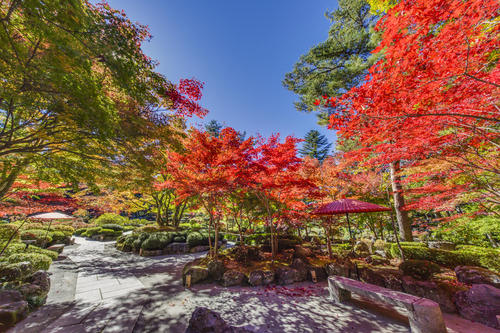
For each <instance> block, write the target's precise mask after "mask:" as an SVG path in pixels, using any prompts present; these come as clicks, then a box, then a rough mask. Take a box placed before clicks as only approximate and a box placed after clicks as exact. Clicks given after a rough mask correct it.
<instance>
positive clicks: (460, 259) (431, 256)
mask: <svg viewBox="0 0 500 333" xmlns="http://www.w3.org/2000/svg"><path fill="white" fill-rule="evenodd" d="M402 248H403V253H404V255H405V259H419V260H429V261H432V262H435V263H437V264H439V265H442V266H445V267H449V268H455V267H456V266H460V265H465V266H481V267H484V268H488V269H491V270H493V271H497V272H500V260H498V258H499V256H500V253H499V252H498V251H497V250H494V249H488V248H480V247H475V248H467V249H463V248H462V249H459V250H455V251H446V250H439V249H429V248H426V247H422V246H403V247H402ZM391 254H392V255H393V256H394V257H400V255H399V250H398V248H397V244H392V247H391Z"/></svg>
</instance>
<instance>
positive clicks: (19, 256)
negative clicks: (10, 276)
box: [7, 253, 52, 271]
mask: <svg viewBox="0 0 500 333" xmlns="http://www.w3.org/2000/svg"><path fill="white" fill-rule="evenodd" d="M7 260H8V262H9V263H11V264H14V263H17V262H22V261H29V262H30V263H31V265H32V266H33V269H34V270H35V271H37V270H40V269H43V270H45V271H46V270H48V269H49V267H50V264H52V259H50V257H49V256H47V255H45V254H41V253H16V254H12V255H10V256H9V257H8V258H7Z"/></svg>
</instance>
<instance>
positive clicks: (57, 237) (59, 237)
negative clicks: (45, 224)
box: [50, 231, 68, 243]
mask: <svg viewBox="0 0 500 333" xmlns="http://www.w3.org/2000/svg"><path fill="white" fill-rule="evenodd" d="M50 237H52V242H55V243H61V242H65V241H66V239H67V237H68V236H66V234H65V233H64V232H62V231H52V232H51V233H50Z"/></svg>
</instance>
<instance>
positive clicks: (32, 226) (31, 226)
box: [21, 223, 46, 230]
mask: <svg viewBox="0 0 500 333" xmlns="http://www.w3.org/2000/svg"><path fill="white" fill-rule="evenodd" d="M44 228H46V226H44V225H43V224H42V223H25V224H23V226H22V228H21V230H28V229H44Z"/></svg>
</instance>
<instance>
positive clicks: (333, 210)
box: [313, 199, 391, 215]
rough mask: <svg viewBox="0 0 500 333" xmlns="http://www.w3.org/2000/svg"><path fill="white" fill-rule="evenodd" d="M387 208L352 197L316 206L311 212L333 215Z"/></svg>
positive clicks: (379, 210)
mask: <svg viewBox="0 0 500 333" xmlns="http://www.w3.org/2000/svg"><path fill="white" fill-rule="evenodd" d="M388 210H391V209H390V208H387V207H383V206H379V205H375V204H372V203H369V202H364V201H359V200H354V199H340V200H337V201H334V202H330V203H328V204H325V205H323V206H321V207H319V208H317V209H316V210H315V211H314V212H313V214H315V215H335V214H345V213H368V212H384V211H388Z"/></svg>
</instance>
